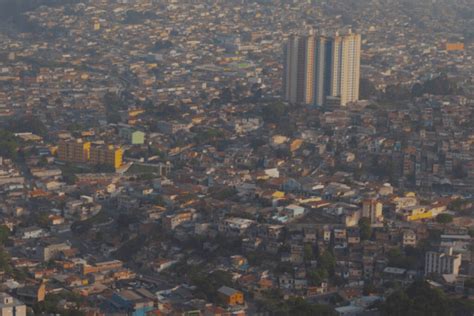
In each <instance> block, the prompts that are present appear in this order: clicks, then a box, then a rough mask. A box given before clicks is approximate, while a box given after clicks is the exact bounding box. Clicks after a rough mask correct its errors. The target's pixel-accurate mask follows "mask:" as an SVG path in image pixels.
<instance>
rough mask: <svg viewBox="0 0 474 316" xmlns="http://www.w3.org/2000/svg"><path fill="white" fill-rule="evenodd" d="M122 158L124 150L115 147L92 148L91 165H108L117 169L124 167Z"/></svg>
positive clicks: (101, 146)
mask: <svg viewBox="0 0 474 316" xmlns="http://www.w3.org/2000/svg"><path fill="white" fill-rule="evenodd" d="M122 157H123V151H122V148H120V147H116V146H114V145H108V146H106V145H100V146H92V147H91V153H90V163H91V164H92V165H108V166H112V167H114V168H115V169H117V168H120V166H122Z"/></svg>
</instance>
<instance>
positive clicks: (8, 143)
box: [0, 129, 19, 159]
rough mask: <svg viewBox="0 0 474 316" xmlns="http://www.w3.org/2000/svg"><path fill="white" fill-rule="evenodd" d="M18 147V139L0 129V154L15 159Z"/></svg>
mask: <svg viewBox="0 0 474 316" xmlns="http://www.w3.org/2000/svg"><path fill="white" fill-rule="evenodd" d="M18 147H19V143H18V139H17V138H16V137H15V136H14V135H13V134H12V133H11V132H9V131H6V130H3V129H0V156H2V157H4V158H9V159H16V158H17V156H18Z"/></svg>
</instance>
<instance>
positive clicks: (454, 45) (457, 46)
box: [444, 42, 464, 52]
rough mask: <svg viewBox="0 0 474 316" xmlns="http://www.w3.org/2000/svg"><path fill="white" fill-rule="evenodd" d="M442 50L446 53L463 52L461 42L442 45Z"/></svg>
mask: <svg viewBox="0 0 474 316" xmlns="http://www.w3.org/2000/svg"><path fill="white" fill-rule="evenodd" d="M444 48H445V50H447V51H448V52H454V51H463V50H464V43H462V42H454V43H446V44H445V45H444Z"/></svg>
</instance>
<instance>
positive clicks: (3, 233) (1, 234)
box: [0, 225, 11, 245]
mask: <svg viewBox="0 0 474 316" xmlns="http://www.w3.org/2000/svg"><path fill="white" fill-rule="evenodd" d="M10 233H11V231H10V229H9V228H8V227H7V226H5V225H0V244H2V245H4V244H5V242H6V241H7V240H8V237H9V236H10Z"/></svg>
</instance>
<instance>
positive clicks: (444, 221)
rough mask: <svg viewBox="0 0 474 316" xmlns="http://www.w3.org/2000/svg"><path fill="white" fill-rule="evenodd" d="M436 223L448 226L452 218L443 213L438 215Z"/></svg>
mask: <svg viewBox="0 0 474 316" xmlns="http://www.w3.org/2000/svg"><path fill="white" fill-rule="evenodd" d="M436 221H437V222H438V223H440V224H448V223H451V222H452V221H453V216H452V215H450V214H445V213H443V214H439V215H438V216H436Z"/></svg>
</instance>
